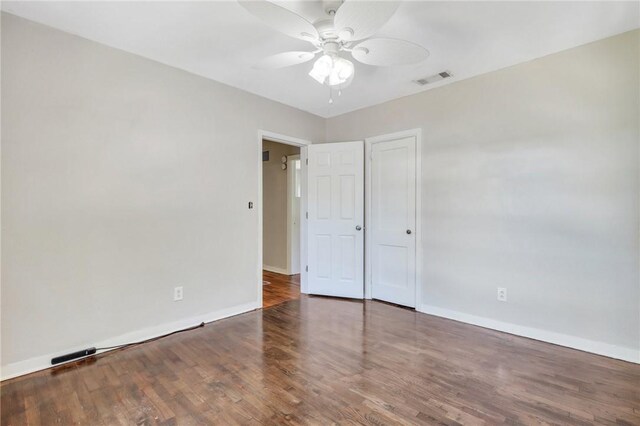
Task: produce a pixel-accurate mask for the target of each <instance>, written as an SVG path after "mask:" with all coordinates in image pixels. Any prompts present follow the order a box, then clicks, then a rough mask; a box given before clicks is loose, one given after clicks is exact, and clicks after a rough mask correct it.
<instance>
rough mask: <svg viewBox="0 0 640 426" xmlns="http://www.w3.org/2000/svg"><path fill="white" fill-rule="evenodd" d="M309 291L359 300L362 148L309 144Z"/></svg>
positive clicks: (354, 144) (360, 145)
mask: <svg viewBox="0 0 640 426" xmlns="http://www.w3.org/2000/svg"><path fill="white" fill-rule="evenodd" d="M308 159H309V166H308V169H307V172H308V174H307V176H308V178H307V179H308V196H307V209H308V213H309V218H308V222H307V229H308V238H307V244H308V246H307V247H308V252H307V253H308V254H307V256H308V265H309V272H308V280H309V281H308V283H309V284H308V290H309V293H311V294H321V295H326V296H338V297H350V298H358V299H362V298H363V297H364V280H363V275H364V263H363V262H364V230H363V227H364V226H363V225H364V223H363V220H364V144H363V142H361V141H360V142H341V143H327V144H318V145H310V146H309V148H308Z"/></svg>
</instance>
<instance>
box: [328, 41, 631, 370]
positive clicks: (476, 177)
mask: <svg viewBox="0 0 640 426" xmlns="http://www.w3.org/2000/svg"><path fill="white" fill-rule="evenodd" d="M639 37H640V32H639V31H635V32H630V33H625V34H623V35H620V36H616V37H613V38H609V39H605V40H602V41H599V42H596V43H592V44H589V45H585V46H582V47H578V48H575V49H571V50H568V51H564V52H561V53H558V54H555V55H551V56H548V57H545V58H541V59H538V60H535V61H532V62H529V63H525V64H522V65H518V66H514V67H511V68H507V69H504V70H501V71H497V72H492V73H490V74H486V75H482V76H479V77H476V78H472V79H469V80H465V81H461V82H457V83H454V84H451V85H448V86H445V87H442V88H438V89H434V90H431V91H428V92H424V93H421V94H418V95H414V96H410V97H406V98H402V99H399V100H395V101H391V102H387V103H385V104H382V105H378V106H374V107H371V108H366V109H363V110H359V111H356V112H353V113H350V114H346V115H342V116H339V117H336V118H333V119H329V120H328V121H327V140H328V141H340V140H357V139H363V138H364V137H367V136H375V135H380V134H387V133H392V132H395V131H400V130H405V129H411V128H418V127H419V128H422V130H423V144H424V145H423V151H422V188H423V189H422V223H423V231H422V241H423V249H424V250H423V254H424V256H423V259H422V264H423V276H422V294H423V300H422V304H423V305H424V308H425V309H426V310H436V311H438V310H440V311H442V310H444V311H450V312H457V313H465V314H469V315H474V316H477V317H482V318H487V319H491V320H497V321H501V322H505V323H510V324H515V325H520V326H525V327H532V328H536V329H540V330H546V331H549V332H553V333H562V334H566V335H569V336H576V337H578V338H583V339H589V340H592V341H595V342H603V343H606V344H610V345H615V346H618V347H621V348H623V349H624V348H627V349H630V350H631V351H635V353H636V354H637V350H638V349H639V346H640V277H639V258H640V250H639V241H638V239H639V234H638V229H639V193H640V186H639V141H640V131H639V117H640V106H639V103H640V101H639V99H640V96H639V95H640V92H639V88H640V82H639V76H640V68H639V61H638V57H639V51H640V43H639ZM453 71H454V72H455V70H453ZM497 287H507V289H508V297H509V301H508V303H500V302H497V300H496V288H497ZM433 308H435V309H433ZM636 357H637V355H636ZM636 360H637V361H640V359H638V358H636Z"/></svg>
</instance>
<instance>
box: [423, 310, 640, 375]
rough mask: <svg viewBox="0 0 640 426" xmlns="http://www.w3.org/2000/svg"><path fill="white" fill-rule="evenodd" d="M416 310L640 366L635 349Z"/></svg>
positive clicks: (446, 312)
mask: <svg viewBox="0 0 640 426" xmlns="http://www.w3.org/2000/svg"><path fill="white" fill-rule="evenodd" d="M416 310H417V311H418V312H422V313H425V314H430V315H435V316H438V317H442V318H448V319H452V320H455V321H460V322H464V323H467V324H473V325H477V326H480V327H484V328H490V329H492V330H498V331H503V332H505V333H510V334H515V335H517V336H523V337H528V338H530V339H535V340H540V341H543V342H547V343H553V344H555V345H560V346H566V347H568V348H573V349H578V350H581V351H585V352H591V353H594V354H598V355H604V356H606V357H609V358H615V359H621V360H624V361H629V362H633V363H636V364H640V350H637V349H633V348H627V347H624V346H617V345H612V344H610V343H603V342H597V341H594V340H588V339H584V338H582V337H576V336H571V335H568V334H561V333H556V332H553V331H547V330H542V329H539V328H532V327H525V326H522V325H517V324H511V323H508V322H503V321H498V320H493V319H490V318H485V317H479V316H475V315H471V314H465V313H463V312H457V311H451V310H449V309H443V308H439V307H436V306H430V305H419V306H417V307H416Z"/></svg>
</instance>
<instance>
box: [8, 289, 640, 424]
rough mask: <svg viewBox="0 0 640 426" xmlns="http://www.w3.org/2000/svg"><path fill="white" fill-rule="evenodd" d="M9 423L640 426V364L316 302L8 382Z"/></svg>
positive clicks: (391, 310) (433, 320)
mask: <svg viewBox="0 0 640 426" xmlns="http://www.w3.org/2000/svg"><path fill="white" fill-rule="evenodd" d="M1 392H2V406H1V407H2V418H1V420H2V424H3V425H24V424H62V425H70V424H83V425H111V424H125V425H131V424H139V425H142V424H145V425H146V424H162V425H195V424H203V425H204V424H208V425H232V424H331V423H338V424H371V425H385V424H446V425H460V424H465V425H467V424H471V425H475V424H488V425H496V424H540V423H546V424H561V425H587V424H610V425H613V424H617V425H622V424H626V425H639V424H640V365H635V364H631V363H626V362H622V361H616V360H612V359H608V358H604V357H600V356H596V355H591V354H588V353H584V352H579V351H575V350H572V349H567V348H562V347H559V346H553V345H550V344H546V343H541V342H538V341H534V340H529V339H525V338H520V337H516V336H512V335H508V334H504V333H499V332H495V331H490V330H486V329H482V328H479V327H474V326H470V325H465V324H461V323H457V322H454V321H450V320H445V319H441V318H437V317H432V316H428V315H424V314H420V313H415V312H413V311H411V310H408V309H403V308H398V307H395V306H391V305H387V304H384V303H378V302H370V301H367V302H360V301H352V300H338V299H332V298H324V297H305V296H303V297H302V298H301V299H299V300H294V301H289V302H285V303H281V304H279V305H277V306H274V307H272V308H269V309H263V310H258V311H254V312H250V313H247V314H243V315H239V316H236V317H232V318H228V319H225V320H221V321H218V322H215V323H210V324H207V325H206V326H205V327H204V328H199V329H197V330H194V331H190V332H186V333H182V334H178V335H174V336H171V337H168V338H165V339H162V340H158V341H155V342H152V343H148V344H144V345H141V346H138V347H133V348H129V349H125V350H121V351H117V352H112V353H109V354H106V355H103V356H99V357H97V358H95V359H94V360H93V361H84V362H81V363H78V364H73V365H71V366H68V367H66V368H63V369H61V370H58V371H51V370H50V371H46V372H40V373H35V374H32V375H29V376H25V377H22V378H18V379H14V380H10V381H6V382H3V383H2V387H1Z"/></svg>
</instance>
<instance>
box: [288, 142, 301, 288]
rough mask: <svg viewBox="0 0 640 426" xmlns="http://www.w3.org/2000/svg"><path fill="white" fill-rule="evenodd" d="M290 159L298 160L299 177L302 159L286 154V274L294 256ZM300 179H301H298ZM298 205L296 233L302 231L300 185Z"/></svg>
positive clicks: (293, 177)
mask: <svg viewBox="0 0 640 426" xmlns="http://www.w3.org/2000/svg"><path fill="white" fill-rule="evenodd" d="M292 161H300V178H302V159H301V157H300V154H294V155H287V215H286V216H287V274H289V275H291V274H293V273H294V272H293V270H294V269H295V268H294V266H293V264H294V262H293V257H294V253H295V251H294V250H293V242H294V238H293V234H294V226H293V211H294V209H293V200H294V198H295V195H294V192H295V187H294V184H295V173H296V169H295V168H292V167H291V162H292ZM300 180H302V179H300ZM300 184H301V185H302V182H300ZM298 207H299V210H300V211H299V212H298V221H299V223H298V234H300V232H301V231H302V214H301V213H302V211H303V210H302V187H300V205H299V206H298ZM299 237H300V238H298V260H299V263H300V264H302V257H301V256H300V253H301V252H302V247H300V243H301V242H302V236H301V235H299ZM301 266H302V265H298V268H297V269H298V271H299V272H295V273H296V274H299V273H301V272H302V267H301Z"/></svg>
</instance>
